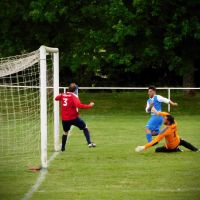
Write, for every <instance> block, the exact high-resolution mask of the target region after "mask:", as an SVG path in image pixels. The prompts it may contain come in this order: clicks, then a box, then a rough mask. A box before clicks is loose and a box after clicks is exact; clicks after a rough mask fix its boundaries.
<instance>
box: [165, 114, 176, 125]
mask: <svg viewBox="0 0 200 200" xmlns="http://www.w3.org/2000/svg"><path fill="white" fill-rule="evenodd" d="M166 117H167V120H168V121H169V123H170V125H171V124H174V123H175V121H174V117H173V116H171V115H167V116H166Z"/></svg>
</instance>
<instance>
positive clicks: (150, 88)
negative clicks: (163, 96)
mask: <svg viewBox="0 0 200 200" xmlns="http://www.w3.org/2000/svg"><path fill="white" fill-rule="evenodd" d="M148 90H153V91H156V87H155V86H153V85H151V86H149V88H148Z"/></svg>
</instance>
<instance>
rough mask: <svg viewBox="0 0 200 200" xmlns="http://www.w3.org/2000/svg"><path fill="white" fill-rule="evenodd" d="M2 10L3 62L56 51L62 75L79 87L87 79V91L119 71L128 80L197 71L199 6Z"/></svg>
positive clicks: (135, 0)
mask: <svg viewBox="0 0 200 200" xmlns="http://www.w3.org/2000/svg"><path fill="white" fill-rule="evenodd" d="M0 8H1V10H0V19H1V21H0V26H1V29H0V41H1V43H0V50H1V51H0V56H8V55H14V54H19V53H21V52H22V51H24V50H25V51H30V50H35V49H36V48H38V47H39V46H40V45H41V44H45V45H48V46H56V47H58V48H59V49H60V52H61V62H60V63H61V68H62V71H64V72H67V73H68V72H69V71H71V72H72V74H73V76H76V78H77V79H78V80H79V82H80V83H83V82H84V81H85V80H84V79H85V77H81V76H80V73H81V74H88V77H87V79H88V80H87V85H91V84H93V83H94V82H93V80H94V77H95V76H99V77H102V76H105V75H106V76H107V77H110V80H108V82H109V81H112V80H111V79H112V78H111V77H112V74H113V73H116V69H117V68H120V71H121V73H123V76H125V77H126V76H127V74H126V72H128V71H130V72H133V74H141V75H142V76H145V73H146V70H147V69H151V71H152V73H153V72H155V70H157V71H158V70H160V71H163V74H164V73H168V72H169V71H171V72H174V73H175V74H177V75H179V76H184V75H185V74H187V73H188V72H189V71H190V69H191V66H192V68H193V71H195V70H198V65H197V64H196V63H198V62H199V56H198V55H199V53H198V52H200V45H199V44H200V12H199V8H200V2H199V1H195V0H194V1H186V0H180V1H173V0H169V1H160V0H142V1H141V0H132V1H131V0H109V1H106V0H101V1H100V0H92V1H83V0H77V1H72V0H68V1H64V0H52V1H47V0H37V1H36V0H32V1H25V0H22V1H21V0H20V1H19V0H16V1H11V0H8V1H1V2H0ZM108 66H109V68H110V69H109V70H107V69H106V68H108ZM70 74H71V73H70ZM89 74H90V75H91V76H89ZM160 76H163V75H162V73H161V74H160ZM66 78H69V77H66ZM118 79H119V80H120V77H118ZM114 84H115V85H118V82H115V83H114ZM124 84H127V83H126V82H125V83H124Z"/></svg>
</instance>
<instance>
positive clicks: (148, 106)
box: [145, 101, 154, 113]
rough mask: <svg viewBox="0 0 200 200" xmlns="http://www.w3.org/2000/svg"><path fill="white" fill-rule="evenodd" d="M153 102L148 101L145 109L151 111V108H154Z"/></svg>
mask: <svg viewBox="0 0 200 200" xmlns="http://www.w3.org/2000/svg"><path fill="white" fill-rule="evenodd" d="M153 105H154V104H153V103H149V102H148V101H147V105H146V109H145V111H146V112H147V113H150V112H151V109H152V107H153Z"/></svg>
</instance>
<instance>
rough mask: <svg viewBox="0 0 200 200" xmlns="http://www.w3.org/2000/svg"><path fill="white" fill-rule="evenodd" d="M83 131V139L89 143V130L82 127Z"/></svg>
mask: <svg viewBox="0 0 200 200" xmlns="http://www.w3.org/2000/svg"><path fill="white" fill-rule="evenodd" d="M83 133H84V135H85V139H86V140H87V143H88V144H91V140H90V132H89V130H88V128H84V129H83Z"/></svg>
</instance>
